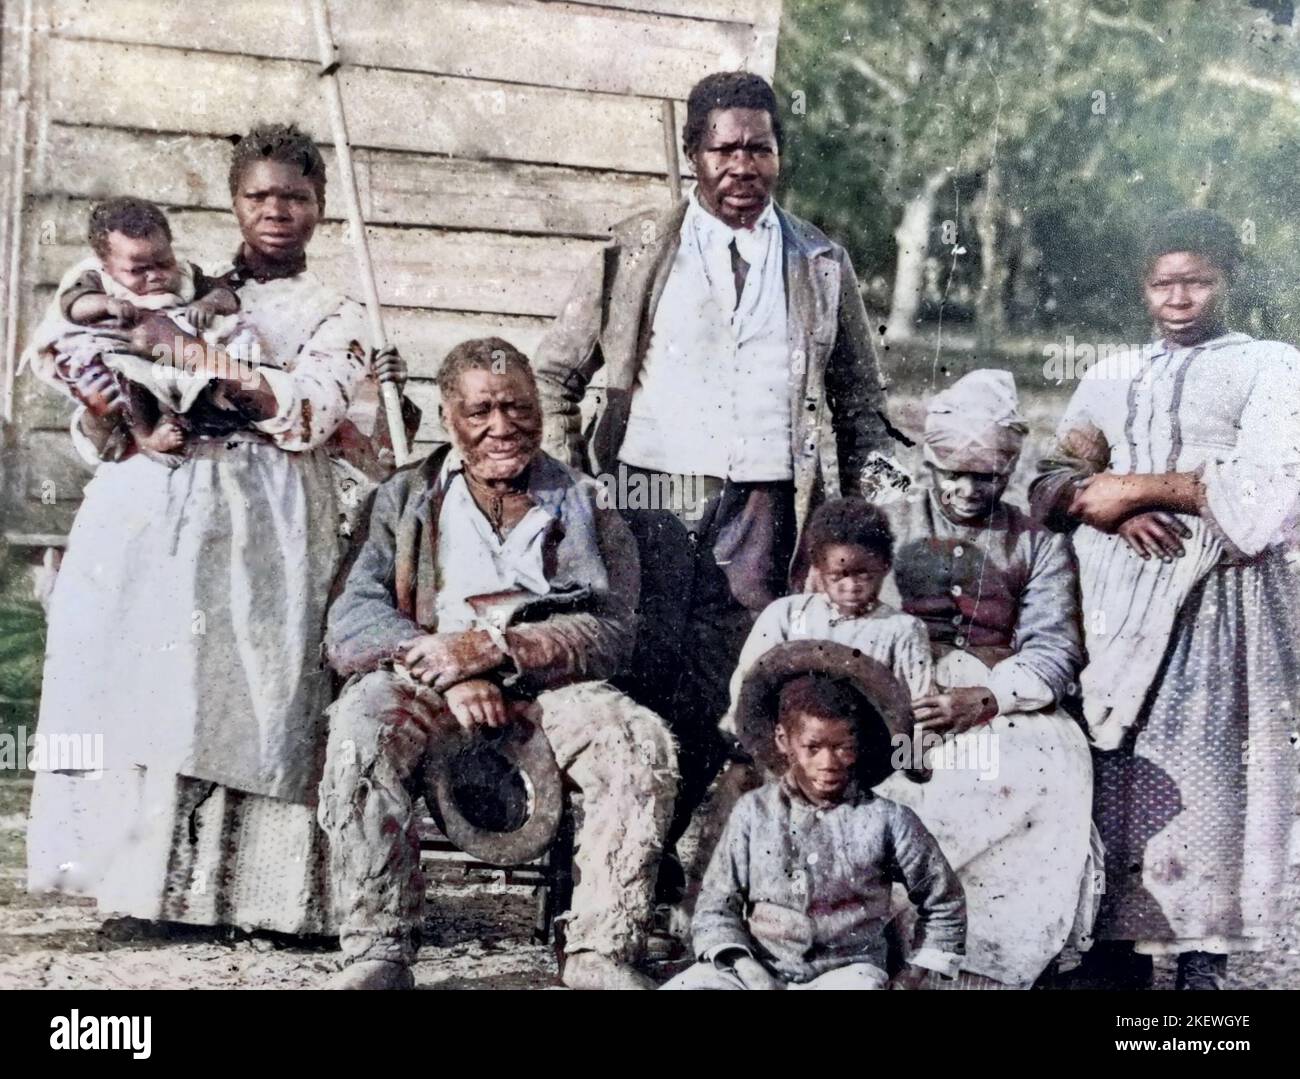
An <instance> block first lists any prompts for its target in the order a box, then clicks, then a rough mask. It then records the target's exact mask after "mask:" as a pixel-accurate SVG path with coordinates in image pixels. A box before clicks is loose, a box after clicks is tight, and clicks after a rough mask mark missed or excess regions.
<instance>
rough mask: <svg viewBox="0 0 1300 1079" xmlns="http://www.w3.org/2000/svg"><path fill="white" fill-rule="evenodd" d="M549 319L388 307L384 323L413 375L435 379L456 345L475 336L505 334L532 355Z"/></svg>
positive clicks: (509, 339) (516, 346) (528, 354)
mask: <svg viewBox="0 0 1300 1079" xmlns="http://www.w3.org/2000/svg"><path fill="white" fill-rule="evenodd" d="M548 324H549V322H548V320H546V319H540V318H507V317H503V316H495V315H475V314H466V313H460V312H453V311H420V310H416V309H414V308H385V309H384V326H385V328H386V329H387V331H388V335H389V337H391V338H392V340H393V343H394V344H396V345H397V347H398V348H399V349H400V350H401V352H402V356H403V358H404V359H405V360H406V364H407V367H408V368H409V370H410V372H411V376H412V377H413V378H425V379H432V378H433V377H435V376H436V375H437V373H438V368H439V367H441V366H442V361H443V359H444V358H445V357H446V355H447V353H448V352H450V351H451V350H452V348H453V347H454V346H456V345H458V344H460V342H462V341H468V340H470V339H471V338H474V337H501V338H504V339H505V340H507V341H509V342H510V343H511V344H512V345H514V346H515V348H517V349H519V350H520V351H521V352H523V353H524V354H525V355H526V356H532V355H533V354H534V353H535V352H536V349H537V345H538V343H539V342H540V341H541V339H542V335H543V334H544V333H545V332H546V327H547V325H548Z"/></svg>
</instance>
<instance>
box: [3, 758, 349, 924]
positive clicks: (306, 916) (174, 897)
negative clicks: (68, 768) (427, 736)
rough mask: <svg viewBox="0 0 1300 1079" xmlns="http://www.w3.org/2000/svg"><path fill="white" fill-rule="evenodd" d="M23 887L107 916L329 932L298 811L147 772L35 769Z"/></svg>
mask: <svg viewBox="0 0 1300 1079" xmlns="http://www.w3.org/2000/svg"><path fill="white" fill-rule="evenodd" d="M27 849H28V855H27V862H28V878H27V884H28V889H29V890H30V891H32V892H47V891H58V892H64V893H70V894H74V895H87V896H91V897H93V898H94V899H95V901H96V903H97V905H98V907H99V911H100V913H101V914H103V915H105V916H111V915H126V916H129V917H133V918H141V919H146V920H149V921H164V922H182V923H188V924H192V925H230V926H238V927H240V928H242V929H249V930H251V929H266V930H273V931H275V932H280V933H292V934H324V933H330V932H332V927H331V925H330V924H329V922H330V913H329V903H328V898H327V897H328V895H329V890H328V882H327V879H326V852H325V837H324V834H323V833H322V832H321V831H320V829H319V828H318V827H317V825H316V820H315V810H314V808H312V807H309V806H305V805H297V804H294V803H291V802H285V801H281V800H279V799H275V798H266V797H263V796H261V795H256V794H247V793H244V792H241V791H236V790H232V789H230V788H229V787H223V786H221V785H219V784H216V783H210V782H206V781H203V780H197V779H191V778H189V777H186V776H177V775H173V774H163V773H161V772H158V771H157V770H154V771H153V772H152V773H150V772H148V771H146V770H145V769H143V768H133V769H127V770H116V771H105V772H103V773H102V774H98V775H96V774H66V773H58V772H38V773H37V776H36V784H35V787H34V789H33V792H32V811H31V824H30V827H29V828H28V834H27Z"/></svg>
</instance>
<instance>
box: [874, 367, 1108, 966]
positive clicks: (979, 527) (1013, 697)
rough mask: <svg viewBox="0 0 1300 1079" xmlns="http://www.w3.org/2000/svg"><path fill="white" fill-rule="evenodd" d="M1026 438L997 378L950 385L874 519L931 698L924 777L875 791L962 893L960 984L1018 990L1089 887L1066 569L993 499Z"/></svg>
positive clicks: (1008, 389) (1086, 801)
mask: <svg viewBox="0 0 1300 1079" xmlns="http://www.w3.org/2000/svg"><path fill="white" fill-rule="evenodd" d="M1026 430H1027V429H1026V426H1025V423H1024V421H1023V420H1022V419H1021V417H1020V415H1019V411H1018V406H1017V399H1016V387H1015V382H1014V380H1013V379H1012V377H1011V375H1010V374H1008V373H1007V372H1005V371H974V372H972V373H971V374H968V375H966V376H965V377H964V378H961V379H959V380H958V381H957V382H955V383H954V384H953V385H952V386H951V387H950V388H949V389H947V390H945V391H944V392H943V393H940V394H937V395H936V396H935V397H934V398H933V399H932V400H931V401H930V404H929V408H928V411H927V413H926V420H925V446H924V453H925V460H926V463H927V466H928V468H929V471H930V475H931V482H930V483H929V485H927V486H924V487H922V488H921V489H920V490H919V491H916V492H915V493H913V494H912V495H910V496H909V497H908V498H907V499H905V500H904V501H901V502H897V503H894V504H893V505H890V506H888V507H886V511H887V513H888V514H889V517H890V523H891V525H892V527H893V531H894V536H895V544H896V546H895V558H894V582H895V586H896V588H897V592H898V597H897V600H894V598H893V597H892V596H890V595H887V597H886V598H888V599H890V601H891V602H895V605H896V606H901V607H902V609H903V610H904V611H906V612H907V613H909V614H912V615H915V616H916V617H918V618H920V619H922V620H923V621H924V622H925V624H926V628H927V629H928V631H929V636H930V645H931V648H932V649H933V652H934V656H935V679H936V682H937V683H938V688H937V690H936V691H935V692H933V693H930V694H928V695H925V696H922V697H920V698H918V699H917V700H915V701H914V702H913V710H914V713H915V716H916V719H917V721H918V725H920V724H924V729H925V733H924V735H920V734H914V736H913V742H914V745H915V743H916V742H917V739H918V738H923V739H924V741H923V742H921V744H920V746H918V747H916V748H919V749H928V750H929V751H928V752H926V753H925V755H924V763H925V764H927V765H929V766H930V767H932V768H933V769H934V776H933V779H932V780H931V781H930V782H929V783H927V784H923V785H916V784H913V783H910V782H907V781H905V780H900V779H899V778H897V777H895V778H894V779H891V780H889V781H888V782H887V783H886V784H885V785H884V786H882V787H881V788H880V790H881V793H882V794H884V795H885V796H886V797H888V798H892V799H894V800H896V801H898V802H901V803H902V804H904V805H907V806H909V807H911V808H912V809H914V810H915V811H916V813H917V814H918V815H919V816H920V818H921V820H922V821H923V822H924V823H925V825H926V827H927V828H929V829H930V831H931V832H933V833H934V835H935V837H936V838H937V839H938V840H939V845H940V846H941V847H942V848H943V851H944V854H945V855H946V856H947V858H948V860H949V861H950V862H951V863H952V865H953V868H954V869H956V870H957V873H958V876H960V878H961V880H962V884H963V885H964V886H965V889H966V895H967V899H968V904H969V928H968V935H967V946H966V958H965V960H964V963H963V972H962V976H961V978H959V979H958V980H957V982H956V984H957V985H958V986H961V987H981V988H1028V987H1029V986H1031V985H1032V984H1033V983H1034V981H1035V980H1036V979H1037V978H1038V977H1039V975H1041V974H1042V973H1043V971H1044V970H1045V969H1046V967H1047V966H1048V964H1049V963H1050V962H1051V961H1052V960H1053V958H1054V957H1055V956H1056V955H1057V953H1058V952H1060V950H1061V948H1062V947H1063V946H1064V944H1065V943H1066V940H1067V939H1068V938H1069V937H1070V935H1071V933H1072V931H1074V930H1075V929H1076V927H1077V928H1078V929H1079V931H1080V932H1081V933H1082V934H1083V935H1086V933H1087V931H1088V929H1089V927H1090V924H1091V913H1092V898H1093V894H1094V891H1095V886H1096V882H1095V880H1094V872H1093V870H1094V861H1093V858H1092V849H1093V845H1092V843H1091V836H1092V829H1091V824H1090V819H1089V811H1090V808H1091V799H1092V768H1091V763H1090V761H1089V757H1088V748H1087V744H1086V742H1085V739H1084V736H1083V733H1082V732H1081V731H1080V729H1079V727H1078V724H1077V723H1076V722H1075V721H1074V720H1073V719H1071V718H1070V717H1069V716H1067V715H1066V714H1065V713H1064V712H1063V711H1061V710H1060V708H1059V704H1060V701H1061V700H1062V698H1064V697H1066V696H1067V695H1069V694H1070V693H1071V691H1072V688H1073V685H1072V684H1073V682H1074V679H1075V678H1076V677H1077V673H1078V669H1079V665H1080V663H1081V661H1082V657H1083V649H1082V645H1081V639H1080V638H1081V633H1080V628H1079V618H1078V601H1077V590H1078V589H1077V578H1076V574H1075V567H1074V560H1073V558H1072V556H1071V554H1070V550H1069V545H1068V543H1066V542H1065V541H1064V539H1063V537H1061V536H1056V535H1053V534H1052V533H1051V532H1049V531H1048V530H1047V529H1045V528H1043V527H1042V526H1041V525H1039V524H1037V523H1035V522H1034V521H1032V520H1030V519H1029V517H1027V516H1026V515H1025V514H1024V513H1022V512H1021V511H1020V510H1018V509H1016V508H1015V507H1013V506H1010V505H1008V504H1006V503H1005V502H1004V501H1003V500H1002V496H1003V493H1004V491H1005V490H1006V486H1007V482H1008V480H1009V479H1010V476H1011V472H1012V470H1013V469H1014V468H1015V465H1016V461H1017V459H1018V458H1019V456H1020V448H1021V444H1022V443H1023V441H1024V438H1025V432H1026ZM887 590H888V586H887ZM915 751H916V749H915V748H914V752H915Z"/></svg>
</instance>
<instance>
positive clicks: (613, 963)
mask: <svg viewBox="0 0 1300 1079" xmlns="http://www.w3.org/2000/svg"><path fill="white" fill-rule="evenodd" d="M560 981H562V982H563V983H564V984H565V985H567V986H568V987H569V988H570V989H657V988H658V986H657V985H656V984H655V983H654V981H653V979H651V978H648V977H647V976H646V975H644V974H642V973H641V972H640V971H639V970H637V969H636V968H635V967H634V966H632V964H631V963H624V962H621V961H620V960H617V959H611V958H610V957H609V956H607V955H601V954H600V953H599V952H575V953H574V954H573V955H566V956H565V957H564V972H563V973H562V974H561V975H560Z"/></svg>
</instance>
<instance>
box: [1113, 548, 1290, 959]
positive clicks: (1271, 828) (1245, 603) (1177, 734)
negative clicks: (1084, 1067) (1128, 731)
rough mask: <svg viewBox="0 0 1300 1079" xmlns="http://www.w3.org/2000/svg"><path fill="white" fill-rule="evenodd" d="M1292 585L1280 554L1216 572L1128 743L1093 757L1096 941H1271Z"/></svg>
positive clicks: (1159, 947)
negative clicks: (1097, 842) (1098, 892)
mask: <svg viewBox="0 0 1300 1079" xmlns="http://www.w3.org/2000/svg"><path fill="white" fill-rule="evenodd" d="M1298 683H1300V585H1298V582H1297V578H1296V576H1295V575H1294V574H1293V573H1292V572H1291V571H1290V569H1289V568H1288V567H1287V565H1286V563H1285V561H1284V559H1283V557H1282V552H1281V550H1280V549H1277V548H1274V549H1271V550H1270V551H1269V552H1267V553H1266V554H1264V555H1262V556H1261V557H1259V558H1257V559H1255V560H1254V561H1253V562H1251V563H1249V564H1245V565H1225V566H1220V567H1218V568H1216V569H1214V570H1212V571H1211V572H1210V574H1209V575H1208V576H1207V577H1206V578H1205V580H1204V581H1202V582H1201V584H1200V585H1198V587H1197V589H1196V590H1195V591H1194V592H1193V593H1192V594H1191V596H1190V597H1189V598H1188V600H1187V601H1186V602H1185V603H1184V605H1183V608H1182V610H1181V611H1180V612H1179V616H1178V619H1177V622H1176V623H1175V626H1174V633H1173V639H1172V640H1171V642H1170V645H1169V650H1168V653H1167V654H1166V656H1165V660H1164V664H1163V666H1162V668H1161V670H1160V673H1159V675H1158V677H1157V681H1156V683H1155V685H1154V686H1153V687H1152V689H1151V691H1150V693H1149V695H1148V698H1147V702H1146V706H1145V708H1144V709H1143V713H1142V715H1141V716H1140V717H1139V721H1138V725H1137V728H1136V729H1135V731H1134V732H1133V734H1132V735H1131V736H1130V738H1129V739H1128V741H1127V742H1126V744H1125V745H1124V746H1122V747H1121V748H1120V749H1118V750H1114V751H1112V752H1107V753H1099V754H1097V807H1096V815H1097V821H1098V825H1099V826H1100V828H1101V832H1102V838H1103V840H1104V841H1105V844H1106V850H1107V892H1106V897H1105V901H1104V903H1103V904H1102V912H1101V918H1100V921H1099V925H1098V933H1097V935H1098V937H1099V938H1102V939H1108V940H1133V941H1138V942H1139V945H1140V947H1141V948H1142V950H1144V951H1150V952H1162V951H1163V952H1175V951H1191V950H1203V951H1214V952H1232V951H1247V950H1256V949H1259V948H1263V947H1267V946H1268V945H1269V944H1270V943H1272V941H1273V937H1274V934H1275V933H1276V932H1277V931H1278V929H1279V927H1280V926H1281V924H1282V919H1283V918H1284V917H1285V915H1286V899H1287V890H1286V856H1287V844H1288V837H1289V834H1290V829H1291V827H1292V825H1293V823H1294V820H1295V798H1296V775H1297V765H1298V763H1300V758H1298V756H1297V745H1300V734H1298V731H1297V722H1296V715H1297V708H1300V698H1298V697H1297V692H1298V691H1300V684H1298Z"/></svg>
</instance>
